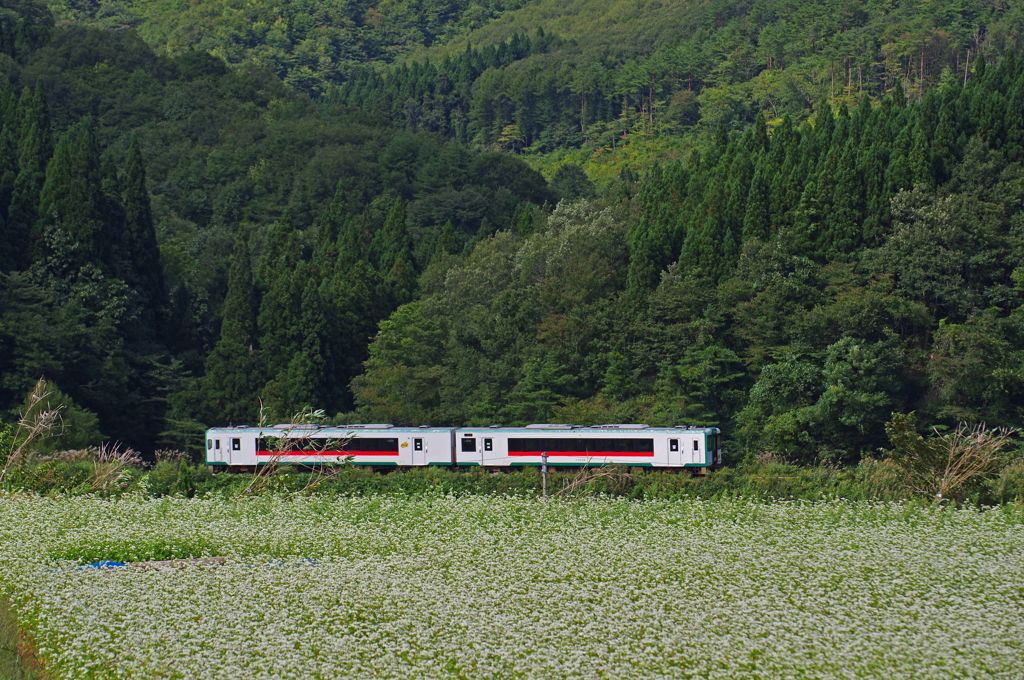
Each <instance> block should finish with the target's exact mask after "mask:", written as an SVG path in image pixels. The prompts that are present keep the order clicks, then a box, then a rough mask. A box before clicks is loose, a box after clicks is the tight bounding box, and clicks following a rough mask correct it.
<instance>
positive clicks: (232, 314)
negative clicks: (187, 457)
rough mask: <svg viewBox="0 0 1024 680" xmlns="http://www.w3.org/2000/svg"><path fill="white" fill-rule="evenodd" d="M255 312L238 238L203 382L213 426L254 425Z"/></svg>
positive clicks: (244, 246)
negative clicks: (217, 327)
mask: <svg viewBox="0 0 1024 680" xmlns="http://www.w3.org/2000/svg"><path fill="white" fill-rule="evenodd" d="M258 309H259V305H258V300H257V295H256V287H255V283H254V281H253V275H252V265H251V263H250V259H249V244H248V242H247V241H246V238H245V234H244V233H242V232H239V234H238V236H237V238H236V239H235V247H234V250H233V251H232V253H231V266H230V269H229V271H228V292H227V297H226V298H225V299H224V319H223V321H222V323H221V328H220V339H219V340H218V341H217V344H216V346H215V347H214V348H213V351H212V352H211V353H210V356H209V357H208V358H207V360H206V372H205V376H204V377H203V394H204V397H205V401H206V404H207V408H208V409H209V413H210V417H211V419H212V422H217V423H230V422H233V423H239V424H242V423H255V422H256V418H257V410H258V403H257V401H256V394H257V393H258V391H259V389H260V387H261V386H262V383H261V380H260V378H261V374H260V370H259V368H260V367H259V352H258V347H257V345H256V334H257V325H256V317H257V310H258Z"/></svg>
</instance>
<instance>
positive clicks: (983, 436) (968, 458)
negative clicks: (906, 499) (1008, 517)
mask: <svg viewBox="0 0 1024 680" xmlns="http://www.w3.org/2000/svg"><path fill="white" fill-rule="evenodd" d="M916 426H917V418H916V416H915V415H914V413H910V414H899V413H893V414H892V420H890V421H889V422H887V423H886V425H885V430H886V433H887V434H888V435H889V440H890V441H891V442H892V445H893V450H892V451H889V457H890V459H891V460H892V461H893V462H894V463H895V464H896V465H897V466H898V467H899V468H900V470H901V471H902V472H903V474H904V478H903V481H904V484H905V485H906V486H907V487H908V488H909V489H911V490H912V491H914V492H916V493H923V494H927V495H929V496H933V497H935V498H936V499H938V500H942V499H943V498H954V497H956V495H957V494H962V492H963V490H964V488H965V487H967V486H968V485H970V484H971V483H972V482H976V481H977V480H978V478H984V477H987V476H992V475H994V474H995V473H996V472H998V471H999V470H1000V469H1001V468H1003V467H1004V466H1005V465H1006V463H1007V462H1008V460H1007V458H1006V456H1005V454H1004V453H1003V449H1004V448H1005V447H1006V446H1007V445H1008V444H1009V443H1010V438H1011V437H1012V436H1013V435H1014V434H1015V431H1013V430H1005V429H1004V430H989V429H986V428H985V426H984V425H983V424H982V425H977V426H975V427H974V428H968V427H967V426H966V425H964V424H963V423H961V424H960V425H959V426H958V427H957V428H956V429H955V430H954V431H952V432H950V433H948V434H945V435H938V433H936V435H935V436H932V437H930V438H928V439H925V438H924V437H922V436H921V435H920V434H918V432H917V429H916ZM960 497H961V498H962V495H960Z"/></svg>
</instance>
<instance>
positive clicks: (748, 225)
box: [743, 168, 771, 241]
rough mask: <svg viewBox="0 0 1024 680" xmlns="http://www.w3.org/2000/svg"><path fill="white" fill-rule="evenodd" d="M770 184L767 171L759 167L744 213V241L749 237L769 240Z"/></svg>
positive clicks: (751, 185) (752, 182)
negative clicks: (766, 177) (766, 176)
mask: <svg viewBox="0 0 1024 680" xmlns="http://www.w3.org/2000/svg"><path fill="white" fill-rule="evenodd" d="M769 190H770V186H769V184H768V180H767V179H765V173H764V172H763V171H762V170H761V168H758V169H757V171H756V172H755V173H754V179H753V180H752V181H751V183H750V195H749V196H748V198H747V209H746V211H745V212H744V214H743V241H747V240H749V239H759V240H761V241H764V240H767V239H768V237H769V235H770V233H771V217H770V214H769V198H768V192H769Z"/></svg>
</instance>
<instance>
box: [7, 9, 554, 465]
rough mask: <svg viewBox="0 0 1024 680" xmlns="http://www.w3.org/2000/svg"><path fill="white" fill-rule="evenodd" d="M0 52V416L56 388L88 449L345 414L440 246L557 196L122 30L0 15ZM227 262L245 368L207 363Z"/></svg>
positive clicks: (37, 12)
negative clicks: (247, 307)
mask: <svg viewBox="0 0 1024 680" xmlns="http://www.w3.org/2000/svg"><path fill="white" fill-rule="evenodd" d="M0 38H2V45H0V47H2V52H3V54H2V56H0V73H2V74H3V77H4V82H5V85H4V87H5V89H3V91H2V95H0V125H2V128H0V167H2V168H3V174H2V175H0V217H2V219H3V222H2V224H3V231H2V232H0V236H2V238H0V263H2V269H0V272H2V274H0V347H2V352H0V376H2V377H0V404H2V408H3V409H4V410H9V409H11V410H12V409H15V408H16V407H17V406H18V404H20V403H21V401H22V400H23V399H24V398H25V397H26V395H28V393H29V391H30V390H31V388H32V386H33V385H34V384H35V381H36V380H37V379H38V378H39V377H41V376H42V377H46V378H48V379H49V380H51V381H52V383H53V384H54V385H55V386H56V387H57V388H58V389H59V390H60V391H61V392H60V394H59V396H60V398H62V399H64V400H66V401H67V403H68V404H69V405H70V407H71V408H70V411H71V412H74V413H84V414H86V415H87V416H88V415H90V414H92V413H95V414H97V415H98V416H99V417H98V421H96V419H95V418H92V419H91V420H90V418H88V417H87V418H86V420H89V421H90V422H93V423H98V424H96V425H95V429H94V431H92V434H91V435H90V436H91V437H92V439H94V440H98V439H99V438H100V437H101V436H102V435H106V436H109V437H113V438H116V439H120V440H122V441H126V442H128V443H130V444H131V445H133V446H136V447H140V448H150V449H151V448H152V447H153V446H154V445H157V444H159V443H161V442H163V443H166V444H168V445H177V446H182V445H184V441H185V438H186V437H188V436H194V435H195V433H196V432H201V431H202V429H203V428H204V426H205V423H212V422H219V421H220V420H221V419H222V418H225V419H231V418H233V419H235V420H247V421H251V420H252V419H254V418H255V417H256V414H255V412H256V407H257V405H258V402H257V398H258V397H259V396H261V395H262V396H263V397H264V401H265V403H266V404H267V405H268V407H269V408H271V409H272V410H273V411H275V412H277V413H282V414H283V413H285V412H287V411H288V409H289V408H290V407H291V404H293V403H306V402H309V403H315V404H316V405H317V406H318V407H322V408H326V409H328V410H329V411H330V412H331V413H333V412H336V411H338V410H344V409H346V408H350V407H351V403H352V402H351V397H350V396H349V392H348V388H347V385H348V382H349V380H350V379H351V378H352V377H353V376H354V375H355V374H356V373H357V372H358V371H359V368H360V362H361V361H362V358H363V357H364V356H365V351H366V343H367V342H368V339H369V337H370V336H371V335H372V334H373V332H374V329H375V327H376V323H377V321H379V320H380V319H381V318H384V317H386V316H387V315H388V314H389V313H390V311H391V310H392V309H393V308H394V307H395V305H397V304H399V303H401V302H405V301H407V300H408V299H410V298H411V296H412V295H414V294H415V290H416V276H417V272H418V271H419V270H420V269H421V268H422V267H423V266H424V265H425V264H426V262H427V261H428V260H429V259H430V257H431V254H432V252H433V250H434V249H435V243H436V242H438V241H440V244H441V245H440V246H439V247H440V248H441V249H442V250H449V251H454V250H457V249H461V248H462V247H463V246H464V244H465V243H466V242H468V241H470V240H472V239H477V238H480V235H478V231H480V230H481V227H482V228H483V232H484V235H486V234H487V233H489V231H488V230H489V229H494V228H497V226H498V225H501V224H507V223H510V222H511V221H512V220H513V219H514V218H515V216H516V215H517V214H519V213H521V212H522V211H523V210H524V207H523V206H526V205H529V204H530V202H533V203H534V204H536V205H538V206H539V205H543V204H545V203H552V202H553V201H554V200H555V197H554V195H553V194H551V193H550V192H549V189H548V188H547V184H546V182H545V181H544V179H543V178H542V177H541V176H540V175H539V174H538V173H536V172H535V171H533V170H530V169H529V168H528V167H527V166H525V165H524V164H523V163H522V162H520V161H518V160H516V159H514V158H512V157H510V156H504V155H499V154H474V153H472V152H470V151H469V150H466V149H464V148H462V147H460V146H459V145H457V144H453V143H447V142H445V141H444V140H443V139H441V138H439V137H436V136H433V135H430V134H426V133H413V132H406V131H400V130H396V129H394V128H392V127H389V126H388V125H387V124H386V122H385V121H383V120H381V119H380V118H379V117H374V116H370V115H366V114H362V113H359V112H355V111H351V110H348V109H346V108H344V107H342V106H338V105H335V104H331V103H328V102H319V103H315V102H312V101H311V100H310V99H309V98H308V97H307V96H306V95H305V94H303V93H301V92H298V91H296V90H294V89H292V88H290V87H289V86H288V85H287V84H286V83H283V82H281V81H280V80H279V79H278V78H277V77H276V76H275V75H274V74H273V73H270V72H267V71H265V70H261V69H258V68H249V69H239V70H231V69H228V68H227V67H226V66H225V64H224V62H222V61H221V60H219V59H217V58H215V57H212V56H210V55H208V54H206V53H204V52H193V51H187V52H183V53H182V54H180V55H178V56H174V57H167V56H161V55H157V54H156V53H154V52H153V51H152V50H151V48H149V47H148V46H147V45H146V44H145V43H144V42H142V41H141V40H140V39H139V38H138V37H137V36H136V34H135V33H134V32H133V31H130V30H123V31H108V30H103V29H95V28H88V27H82V26H79V25H73V24H68V25H64V24H61V25H55V22H54V19H53V17H52V15H51V14H50V13H48V12H47V11H46V9H45V8H44V7H43V6H41V4H39V3H34V2H31V1H30V0H23V1H20V2H10V1H5V2H4V7H3V10H2V14H0ZM489 225H493V226H489ZM339 239H340V240H339ZM346 239H347V240H346ZM232 253H237V255H236V256H235V258H234V259H235V260H244V261H245V262H244V265H245V266H243V265H241V264H240V265H239V266H240V267H242V270H243V271H251V272H252V275H253V276H254V279H253V284H254V286H255V288H254V289H253V290H252V295H255V296H257V297H255V298H253V299H254V300H255V302H254V304H255V305H257V308H256V309H255V310H252V314H253V315H254V316H253V318H254V319H256V317H258V319H257V320H258V325H257V326H255V327H253V326H247V325H245V323H242V325H241V326H237V325H235V326H233V325H232V324H231V322H230V314H229V323H227V324H226V325H225V328H224V333H223V335H224V338H225V339H224V341H223V343H228V340H230V339H231V338H235V339H239V341H240V342H242V341H244V346H245V347H246V352H247V354H246V357H245V358H244V359H245V360H244V361H243V360H242V358H240V357H238V356H235V355H234V354H231V351H230V350H231V348H232V347H233V345H230V343H228V345H227V346H226V347H222V348H220V350H219V351H218V353H216V354H215V355H213V357H212V358H210V357H209V355H210V352H211V350H212V349H213V346H214V344H215V343H216V341H217V339H218V337H220V336H221V333H220V321H221V317H222V315H223V314H224V310H225V306H226V309H227V311H228V312H231V311H232V310H237V309H238V305H240V304H242V303H240V302H239V301H238V300H237V296H236V297H235V298H232V297H230V296H229V298H228V300H227V303H226V305H225V294H226V292H227V290H228V279H229V267H230V264H231V262H232ZM325 258H326V259H325ZM246 267H248V269H246ZM239 275H240V276H241V274H239ZM307 284H310V285H307ZM350 284H351V285H350ZM307 288H310V290H306V289H307ZM338 291H340V292H338ZM336 293H337V294H336ZM264 294H265V295H264ZM317 296H320V297H317ZM321 298H323V299H321ZM261 299H262V302H261ZM304 314H305V316H303V315H304ZM310 314H314V315H316V318H309V315H310ZM254 323H255V322H254ZM317 324H320V325H317ZM313 326H315V327H316V329H317V330H316V331H313V330H310V329H311V328H312V327H313ZM254 328H255V330H253V329H254ZM250 331H251V332H254V333H256V335H255V336H253V337H250V336H249V335H245V333H249V332H250ZM233 333H238V334H241V335H238V334H236V335H232V334H233ZM314 336H316V337H323V338H329V342H330V343H331V344H330V346H329V347H328V346H326V345H324V346H310V345H309V343H315V342H316V340H315V338H314ZM324 342H325V343H326V342H328V340H327V339H325V340H324ZM223 343H222V344H223ZM304 343H305V344H304ZM250 354H251V356H250ZM327 354H331V355H332V357H333V358H332V359H331V360H330V361H332V362H333V363H324V362H327V361H328V359H327V358H325V357H326V355H327ZM250 359H251V360H252V362H254V365H253V366H250V365H249V363H247V362H249V361H250ZM224 362H236V363H234V364H230V366H226V365H225V363H224ZM238 362H241V363H240V364H239V363H238ZM207 367H209V370H207ZM218 371H220V373H218ZM244 371H249V372H244ZM207 372H209V374H210V375H211V376H214V377H217V376H220V377H223V375H224V373H225V372H227V373H228V374H229V375H228V377H227V378H225V380H226V381H228V382H230V381H234V382H233V383H232V384H233V385H234V388H233V389H234V392H233V393H232V392H230V390H231V389H232V388H228V387H225V385H226V383H225V382H223V381H221V380H220V379H219V378H218V379H217V380H214V379H213V378H210V379H207V380H206V381H205V382H204V381H203V375H204V374H205V373H207ZM236 373H237V374H236ZM317 381H319V383H325V386H324V387H323V388H322V389H320V388H317V387H316V386H315V384H314V383H316V382H317ZM225 390H226V391H227V392H228V393H230V394H225ZM264 392H266V393H265V394H264ZM232 395H233V396H232ZM239 401H244V406H239V405H238V402H239ZM285 401H287V405H285V403H284V402H285ZM10 412H11V411H9V413H10ZM10 417H13V415H12V416H10ZM4 420H8V418H4ZM88 439H89V437H86V440H88Z"/></svg>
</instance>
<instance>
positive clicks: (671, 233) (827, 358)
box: [353, 57, 1024, 462]
mask: <svg viewBox="0 0 1024 680" xmlns="http://www.w3.org/2000/svg"><path fill="white" fill-rule="evenodd" d="M1022 134H1024V68H1022V64H1021V62H1020V61H1018V60H1016V59H1015V58H1013V57H1011V58H1009V59H1007V60H1005V61H1003V62H1001V63H1000V64H999V66H998V67H997V68H991V69H990V68H988V67H987V66H986V64H985V62H984V61H981V60H979V61H978V62H977V66H976V68H975V70H974V71H973V72H972V74H971V77H970V78H969V80H968V83H967V86H966V87H964V86H962V85H961V84H960V83H959V81H955V82H950V83H948V84H947V85H945V86H943V87H940V88H936V89H932V90H929V91H927V92H926V94H925V96H924V98H923V101H922V102H921V103H916V102H914V101H913V100H911V102H910V103H909V104H908V103H907V97H906V96H905V94H904V93H903V91H902V90H901V89H900V88H899V87H897V88H895V89H894V91H893V92H892V93H891V94H889V95H887V96H886V97H885V98H884V99H883V100H882V101H881V102H872V101H871V99H870V98H868V97H867V96H865V97H864V98H863V99H862V100H861V102H860V105H859V106H857V107H856V108H855V109H854V110H853V111H852V112H851V111H850V110H848V108H847V107H846V106H845V104H842V103H841V104H840V105H839V107H838V110H837V111H835V112H834V111H833V110H832V108H831V107H830V106H829V105H828V104H822V105H821V107H820V108H819V109H818V112H817V115H816V116H815V118H814V119H813V120H812V121H811V122H808V123H805V124H803V125H800V126H795V125H793V124H792V122H791V121H790V119H789V118H788V117H787V118H784V119H783V121H782V123H781V124H780V125H779V126H777V127H776V128H775V129H774V130H773V131H772V134H771V135H769V134H768V128H767V126H766V125H765V123H764V120H763V118H760V117H759V118H758V120H757V121H756V122H755V124H754V125H752V126H750V127H748V128H747V129H746V131H744V132H743V133H733V134H724V133H722V134H720V135H719V136H718V137H717V139H716V142H715V145H714V146H712V147H709V148H707V149H706V150H705V151H704V152H703V153H695V154H694V155H692V156H691V157H690V158H688V159H687V160H686V161H685V162H679V163H674V164H672V165H669V166H666V167H655V168H653V169H651V171H650V173H649V174H648V175H647V177H646V179H645V180H644V181H643V183H642V184H641V186H640V189H639V191H638V192H637V194H636V196H635V198H634V199H633V200H632V201H629V200H625V199H622V200H618V201H616V200H614V199H606V200H604V201H598V202H586V201H581V202H575V203H566V202H563V203H561V204H560V205H559V206H558V208H557V209H556V210H555V211H554V212H553V213H552V215H551V217H550V218H549V219H548V221H547V224H546V225H545V227H544V228H543V229H541V230H540V231H539V232H538V233H536V234H534V235H533V236H530V237H528V238H525V239H524V238H521V237H519V236H517V235H516V234H515V233H513V232H508V231H505V232H501V233H500V234H498V235H496V236H495V237H494V238H492V239H489V240H488V241H487V242H485V243H483V244H481V245H480V246H479V247H477V248H476V250H474V251H473V252H472V253H471V254H470V255H469V256H468V257H465V258H461V259H456V260H453V261H451V262H449V263H446V264H444V265H443V266H444V267H445V268H446V269H447V273H446V274H445V275H444V276H443V277H442V276H440V275H438V273H437V272H431V271H430V270H428V271H427V273H426V274H425V275H424V297H423V299H422V300H420V301H418V302H415V303H413V304H410V305H407V306H405V307H402V308H401V309H399V310H398V312H396V313H395V314H394V315H393V316H392V317H391V318H390V319H389V320H388V321H387V322H386V323H385V324H383V325H382V327H381V332H380V334H379V335H378V337H377V338H376V340H375V341H374V343H373V344H372V345H371V348H370V360H369V361H368V362H367V369H368V370H367V372H366V373H365V374H364V375H362V376H360V377H358V378H357V379H356V380H355V381H354V383H353V384H354V386H355V391H356V395H357V400H358V401H359V403H360V404H361V405H362V406H363V408H364V409H365V413H367V414H368V415H369V417H371V418H373V419H382V420H395V421H396V422H405V423H417V422H472V423H480V424H487V423H491V422H510V421H511V422H524V421H541V422H542V421H549V420H550V421H554V422H575V423H586V424H593V423H600V422H648V423H652V424H661V425H668V424H674V423H678V422H686V423H699V424H713V423H716V424H720V425H723V426H725V427H726V431H727V432H729V433H730V434H731V435H732V437H733V439H732V442H733V443H732V446H733V447H735V448H734V449H733V451H737V450H747V451H773V452H776V453H778V454H782V455H785V456H786V457H788V458H791V459H794V460H802V461H808V462H809V461H813V460H821V459H824V460H835V461H843V462H849V461H855V460H857V459H858V458H859V457H860V456H861V455H864V454H869V453H871V452H872V451H874V450H876V449H877V448H878V447H880V446H884V445H885V444H886V439H885V435H884V430H883V428H882V424H883V423H884V422H885V421H886V420H887V419H888V417H889V415H890V414H891V413H892V412H909V411H911V410H916V411H917V412H918V414H919V416H920V417H921V418H922V420H923V421H924V422H927V423H929V424H938V425H940V426H944V425H950V424H955V423H956V422H957V421H960V420H965V421H970V422H978V421H984V422H987V423H988V424H990V425H1009V426H1019V425H1020V424H1021V423H1022V416H1024V411H1022V404H1024V352H1022V348H1024V306H1022V303H1024V267H1022V265H1024V215H1022V214H1021V212H1020V210H1021V201H1022V198H1024V171H1022V167H1021V160H1022V154H1024V146H1022V142H1024V138H1022V136H1021V135H1022Z"/></svg>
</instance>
